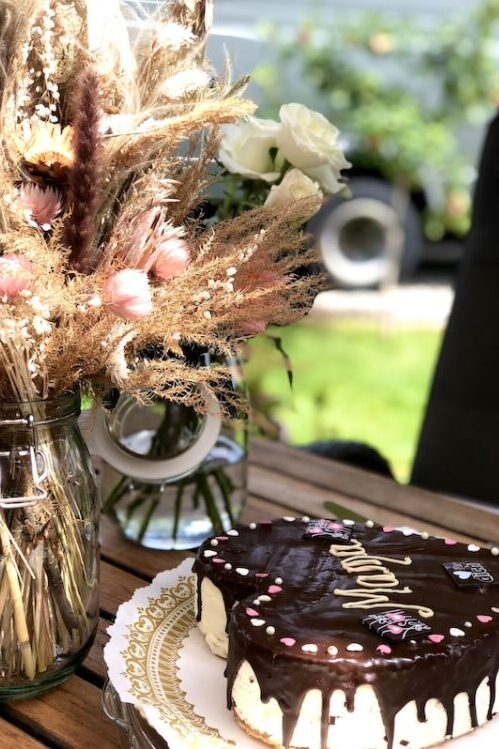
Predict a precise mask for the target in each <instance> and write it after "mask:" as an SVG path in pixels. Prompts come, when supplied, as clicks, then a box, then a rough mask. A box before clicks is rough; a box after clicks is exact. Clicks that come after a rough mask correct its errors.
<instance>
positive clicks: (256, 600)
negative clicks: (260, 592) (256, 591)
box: [253, 598, 260, 606]
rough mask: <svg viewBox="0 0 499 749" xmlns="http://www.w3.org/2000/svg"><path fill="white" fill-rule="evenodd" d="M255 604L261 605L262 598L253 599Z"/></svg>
mask: <svg viewBox="0 0 499 749" xmlns="http://www.w3.org/2000/svg"><path fill="white" fill-rule="evenodd" d="M253 604H254V605H255V606H259V605H260V599H259V598H255V600H254V601H253Z"/></svg>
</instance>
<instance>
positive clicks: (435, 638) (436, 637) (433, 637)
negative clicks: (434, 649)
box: [428, 635, 445, 645]
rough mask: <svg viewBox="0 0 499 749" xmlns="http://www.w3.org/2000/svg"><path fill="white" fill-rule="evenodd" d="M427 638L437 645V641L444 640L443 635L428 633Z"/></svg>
mask: <svg viewBox="0 0 499 749" xmlns="http://www.w3.org/2000/svg"><path fill="white" fill-rule="evenodd" d="M428 639H429V640H430V642H434V643H435V644H436V645H438V643H439V642H442V640H444V639H445V638H444V636H443V635H428Z"/></svg>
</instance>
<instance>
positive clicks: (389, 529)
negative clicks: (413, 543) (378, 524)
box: [383, 525, 395, 533]
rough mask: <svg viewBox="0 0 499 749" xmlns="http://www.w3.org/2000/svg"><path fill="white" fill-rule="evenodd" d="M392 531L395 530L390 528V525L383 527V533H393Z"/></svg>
mask: <svg viewBox="0 0 499 749" xmlns="http://www.w3.org/2000/svg"><path fill="white" fill-rule="evenodd" d="M394 530H395V528H392V527H391V526H390V525H385V526H384V527H383V531H384V532H385V533H393V531H394Z"/></svg>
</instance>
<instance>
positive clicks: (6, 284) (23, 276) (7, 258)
mask: <svg viewBox="0 0 499 749" xmlns="http://www.w3.org/2000/svg"><path fill="white" fill-rule="evenodd" d="M33 275H34V274H33V265H32V264H31V262H30V261H29V260H28V259H27V258H25V257H23V256H22V255H12V254H8V255H2V256H1V257H0V297H2V298H7V299H15V298H16V297H17V296H19V294H20V293H21V292H22V291H30V290H31V287H32V285H33Z"/></svg>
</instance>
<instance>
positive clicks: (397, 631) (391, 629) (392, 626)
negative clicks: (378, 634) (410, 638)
mask: <svg viewBox="0 0 499 749" xmlns="http://www.w3.org/2000/svg"><path fill="white" fill-rule="evenodd" d="M387 629H388V631H389V632H391V633H392V634H394V635H400V634H401V633H402V632H403V631H404V630H403V629H402V627H398V626H397V625H396V624H389V625H388V627H387Z"/></svg>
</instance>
